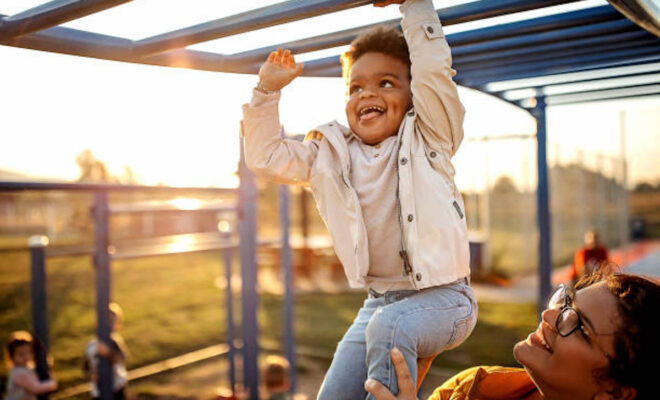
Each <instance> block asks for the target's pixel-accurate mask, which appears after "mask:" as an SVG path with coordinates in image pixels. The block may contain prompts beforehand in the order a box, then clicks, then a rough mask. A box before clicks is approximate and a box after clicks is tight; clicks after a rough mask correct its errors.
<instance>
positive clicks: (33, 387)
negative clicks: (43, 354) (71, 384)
mask: <svg viewBox="0 0 660 400" xmlns="http://www.w3.org/2000/svg"><path fill="white" fill-rule="evenodd" d="M33 345H34V341H33V339H32V335H30V333H29V332H26V331H16V332H12V333H11V335H10V336H9V341H8V342H7V348H6V351H7V353H6V355H7V360H8V364H9V365H10V366H11V369H10V371H9V377H8V378H7V393H6V394H5V400H36V399H37V395H38V394H43V393H48V392H52V391H54V390H56V389H57V382H56V381H55V380H53V379H48V380H46V381H39V378H38V377H37V374H36V373H35V372H34V371H33V370H32V364H34V353H33V350H32V349H33Z"/></svg>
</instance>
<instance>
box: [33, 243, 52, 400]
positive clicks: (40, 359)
mask: <svg viewBox="0 0 660 400" xmlns="http://www.w3.org/2000/svg"><path fill="white" fill-rule="evenodd" d="M43 238H44V237H43V236H36V237H32V238H30V242H29V246H30V294H31V302H30V306H31V307H30V308H31V311H32V330H33V333H34V338H35V340H36V343H38V346H35V347H36V348H35V354H34V359H35V364H36V372H37V376H38V377H39V380H41V381H44V380H47V379H49V378H50V373H49V371H48V349H49V348H50V341H49V338H48V317H47V311H48V307H47V305H46V249H45V247H46V246H47V244H48V242H47V240H43ZM39 399H40V400H45V399H48V394H47V393H46V394H41V395H39Z"/></svg>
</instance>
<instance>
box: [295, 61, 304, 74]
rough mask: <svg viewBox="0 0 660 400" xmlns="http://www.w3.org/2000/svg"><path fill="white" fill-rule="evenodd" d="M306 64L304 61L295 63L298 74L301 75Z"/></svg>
mask: <svg viewBox="0 0 660 400" xmlns="http://www.w3.org/2000/svg"><path fill="white" fill-rule="evenodd" d="M304 66H305V65H304V64H303V63H298V64H297V65H295V69H296V76H300V74H302V72H303V68H304Z"/></svg>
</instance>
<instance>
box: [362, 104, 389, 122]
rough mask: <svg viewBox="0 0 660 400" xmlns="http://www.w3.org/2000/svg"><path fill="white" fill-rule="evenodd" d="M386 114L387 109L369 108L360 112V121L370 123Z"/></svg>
mask: <svg viewBox="0 0 660 400" xmlns="http://www.w3.org/2000/svg"><path fill="white" fill-rule="evenodd" d="M384 113H385V109H384V108H383V107H379V106H367V107H364V108H362V109H360V111H359V112H358V119H359V121H360V122H369V121H372V120H374V119H376V118H378V117H380V116H381V115H382V114H384Z"/></svg>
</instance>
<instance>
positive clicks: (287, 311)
mask: <svg viewBox="0 0 660 400" xmlns="http://www.w3.org/2000/svg"><path fill="white" fill-rule="evenodd" d="M289 198H290V194H289V187H288V186H286V185H280V229H281V230H282V273H283V274H282V279H283V281H284V354H285V355H286V358H287V359H288V360H289V381H290V383H291V388H290V391H291V393H295V391H296V356H295V352H294V348H295V335H294V331H293V273H292V269H293V268H292V266H291V246H290V244H289V222H290V218H289ZM303 245H304V247H303V252H304V253H305V254H306V253H307V248H306V247H307V246H306V243H304V244H303Z"/></svg>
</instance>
